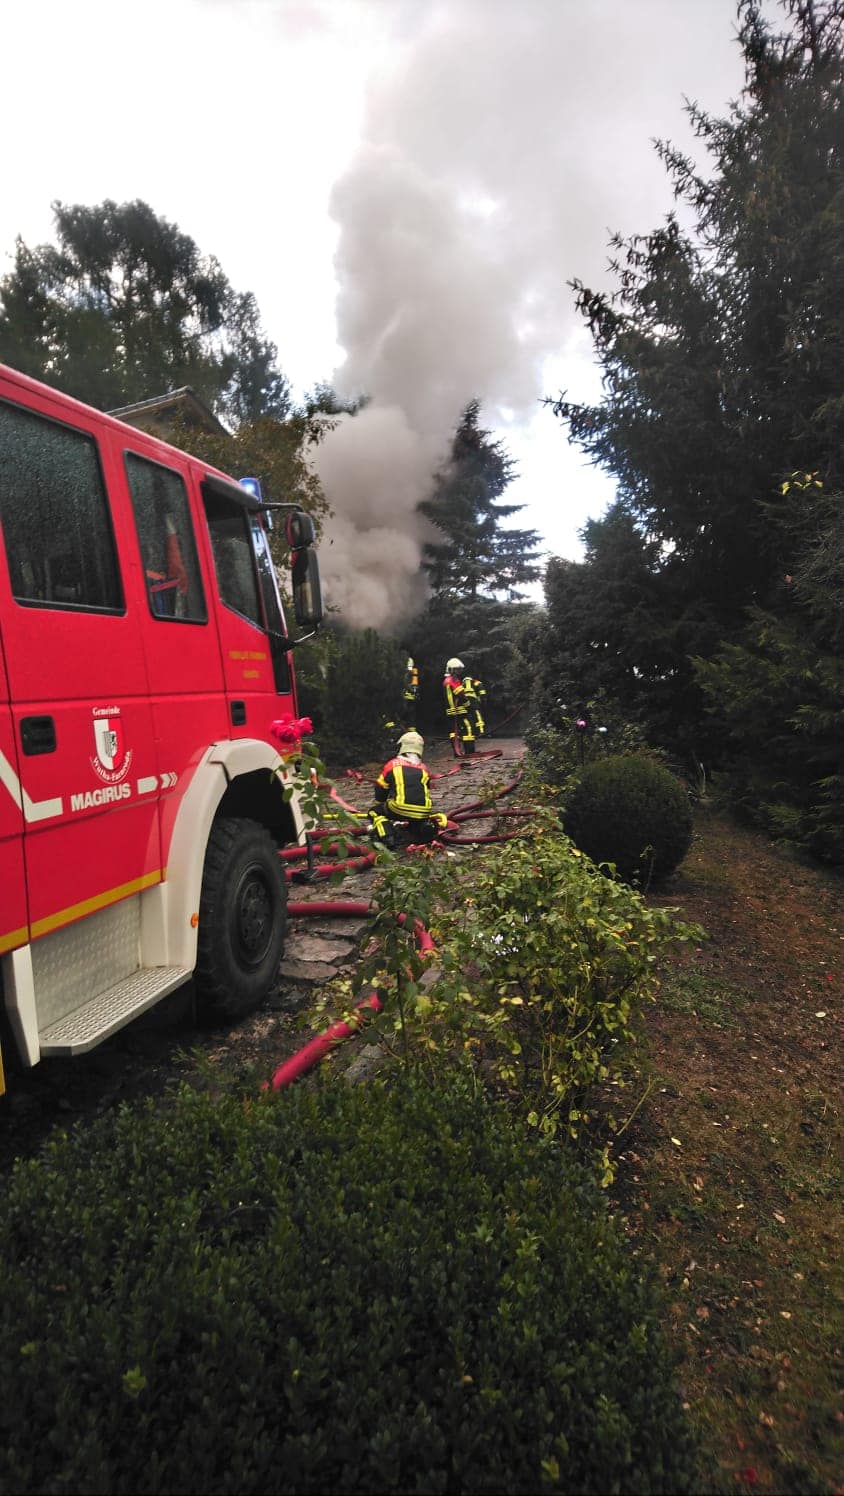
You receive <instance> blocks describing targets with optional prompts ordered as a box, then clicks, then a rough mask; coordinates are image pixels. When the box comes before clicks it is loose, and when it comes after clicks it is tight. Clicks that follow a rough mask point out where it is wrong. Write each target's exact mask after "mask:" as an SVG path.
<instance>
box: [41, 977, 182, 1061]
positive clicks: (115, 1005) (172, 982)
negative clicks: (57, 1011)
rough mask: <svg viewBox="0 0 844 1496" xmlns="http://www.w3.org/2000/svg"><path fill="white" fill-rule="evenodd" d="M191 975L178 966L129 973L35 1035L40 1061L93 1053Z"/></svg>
mask: <svg viewBox="0 0 844 1496" xmlns="http://www.w3.org/2000/svg"><path fill="white" fill-rule="evenodd" d="M191 975H192V973H191V972H190V971H185V970H183V968H182V967H180V966H152V967H144V968H142V969H141V970H140V971H135V972H133V973H132V975H131V976H130V977H125V978H124V980H123V981H121V982H117V983H116V985H115V986H114V987H108V988H106V990H105V992H98V993H97V995H96V997H92V998H91V999H90V1001H89V1002H87V1003H83V1004H82V1006H81V1007H79V1008H76V1009H74V1011H73V1012H72V1013H67V1014H65V1016H64V1018H59V1019H57V1020H56V1022H55V1023H51V1024H50V1025H49V1027H48V1028H45V1029H43V1030H42V1031H41V1032H40V1033H39V1035H38V1041H39V1044H40V1046H41V1056H42V1058H43V1059H47V1058H57V1057H59V1056H67V1055H73V1054H84V1053H85V1051H86V1050H88V1049H93V1048H94V1046H95V1045H96V1044H100V1043H101V1042H102V1040H103V1039H107V1038H108V1037H109V1035H110V1034H115V1033H116V1032H117V1030H118V1029H121V1028H123V1027H124V1025H125V1024H127V1023H131V1022H132V1020H133V1018H137V1017H139V1015H140V1014H141V1013H145V1012H146V1010H147V1008H151V1007H153V1006H154V1004H155V1003H157V1002H158V1001H159V999H160V998H162V997H166V995H167V993H168V992H174V991H175V989H176V988H177V987H181V985H182V983H183V982H186V981H188V979H189V978H190V976H191Z"/></svg>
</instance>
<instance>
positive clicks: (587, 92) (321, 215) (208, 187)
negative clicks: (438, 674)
mask: <svg viewBox="0 0 844 1496" xmlns="http://www.w3.org/2000/svg"><path fill="white" fill-rule="evenodd" d="M735 30H736V7H735V0H442V3H440V0H167V3H166V4H164V3H159V0H146V3H144V4H142V5H127V4H121V3H119V0H76V3H72V4H68V3H67V0H61V3H53V0H42V3H39V0H28V3H23V0H9V3H7V5H6V6H5V7H4V14H3V31H2V35H3V42H4V54H5V66H4V101H3V104H4V110H3V112H4V119H5V121H6V146H5V149H4V162H3V190H2V194H0V273H3V272H5V270H6V269H7V268H8V266H9V264H10V257H11V253H12V250H13V247H14V240H15V237H16V235H18V234H20V235H21V236H22V237H23V238H24V240H25V241H26V242H27V243H30V244H33V243H38V242H42V241H44V240H47V239H50V238H51V237H52V217H51V212H50V204H51V202H52V201H53V200H54V199H60V200H61V201H63V202H79V203H86V204H92V203H97V202H101V201H102V200H103V199H104V198H106V197H111V198H114V199H116V200H117V201H125V200H128V199H131V198H136V197H140V198H143V199H145V200H146V201H147V202H148V203H149V204H150V205H151V206H152V207H153V209H154V210H155V211H156V212H157V213H159V214H162V215H163V216H165V217H166V218H169V219H171V220H172V221H174V222H176V223H177V224H178V225H179V227H180V228H181V229H182V230H184V231H185V232H186V233H188V234H190V235H191V236H192V237H193V238H194V239H195V240H196V242H197V243H198V245H199V246H200V248H201V249H202V250H204V251H206V252H208V253H212V254H214V255H216V257H217V258H218V260H219V261H220V263H221V265H222V267H223V269H224V271H225V272H226V274H227V275H228V277H229V279H230V280H231V282H232V283H233V285H234V286H235V287H236V288H237V289H238V290H241V291H245V290H251V291H253V292H254V293H255V296H256V298H257V300H258V304H259V306H260V309H261V313H262V317H263V320H264V324H265V327H266V330H267V333H268V334H269V336H270V337H271V338H272V340H273V341H274V342H275V343H276V344H277V346H278V349H279V357H280V363H281V366H282V368H283V369H284V371H285V373H286V374H287V376H288V378H289V379H290V381H291V383H292V385H293V387H294V391H295V392H296V393H297V394H301V393H302V392H304V391H305V390H306V389H308V388H312V387H313V386H314V384H316V383H317V382H318V381H330V382H333V383H334V384H335V385H337V386H338V387H339V388H341V389H343V390H344V391H346V392H349V393H359V392H361V391H363V390H365V391H367V392H368V393H369V394H370V395H371V396H372V405H371V407H370V408H369V410H368V412H367V413H366V415H367V422H366V423H363V424H361V425H360V426H359V428H358V429H357V430H355V431H353V430H352V428H351V426H349V427H348V428H347V430H346V431H345V432H340V433H339V434H338V436H337V438H336V440H335V443H334V446H333V448H332V449H331V450H329V449H328V448H326V450H325V452H324V453H323V456H322V458H321V461H322V464H323V466H322V469H321V471H322V476H323V478H324V481H325V483H326V486H327V488H328V490H329V495H330V498H331V501H332V504H333V506H334V508H335V510H336V512H337V519H336V521H335V523H334V526H333V530H332V540H333V542H334V548H333V552H332V553H331V554H330V555H328V556H324V562H327V566H328V574H329V579H330V582H331V588H332V592H333V597H334V600H335V601H339V602H340V603H341V605H342V606H343V607H344V608H345V610H346V612H347V614H348V616H349V617H350V619H351V621H353V622H356V623H362V622H366V621H371V622H375V623H380V622H381V621H383V619H384V617H385V616H388V615H389V614H391V613H392V614H395V613H396V611H400V610H401V608H402V607H405V606H406V605H407V602H408V599H409V598H410V597H411V596H412V595H413V591H414V585H415V577H416V573H417V570H418V555H419V550H418V547H419V543H420V540H421V538H422V537H421V536H420V534H419V532H418V530H417V529H416V528H415V522H414V520H413V511H414V508H415V504H416V502H417V500H418V498H419V497H420V495H421V490H422V489H424V484H425V476H426V475H427V474H428V473H429V472H430V470H431V468H432V466H433V465H435V463H436V461H437V460H438V458H439V457H440V456H441V455H442V452H443V450H444V449H445V445H446V444H447V441H448V437H449V434H450V432H451V431H452V430H453V428H454V425H455V423H456V419H457V416H458V414H459V412H460V410H461V409H462V408H463V406H465V404H466V403H467V401H468V400H469V399H471V398H473V397H475V396H476V397H478V398H480V399H481V401H482V403H483V423H484V425H486V426H488V427H490V428H492V429H493V430H494V431H495V433H496V435H498V436H501V437H502V438H503V440H504V441H505V443H506V445H507V448H508V450H509V451H510V452H511V453H512V455H513V456H514V457H515V458H516V459H517V462H518V465H519V473H520V476H519V478H518V480H517V482H516V483H515V484H513V486H512V487H511V490H510V493H509V495H508V498H512V499H513V501H514V502H518V503H522V504H524V505H525V506H526V508H525V509H524V510H523V511H522V513H521V514H520V515H519V516H518V518H517V519H516V520H515V521H514V523H517V524H519V525H521V526H527V527H532V528H535V529H537V530H538V531H539V532H540V534H541V537H542V545H543V548H544V549H545V550H546V551H548V552H550V553H552V554H557V555H566V556H577V555H578V554H580V546H579V542H578V539H577V531H578V530H579V529H580V527H581V526H582V525H583V523H584V521H585V520H586V518H588V517H589V516H590V515H596V516H597V515H599V514H600V513H601V512H602V510H603V509H604V507H605V505H606V503H607V501H608V500H609V499H610V498H611V496H612V486H611V483H610V481H609V479H608V478H606V477H604V476H603V475H601V474H598V473H596V472H595V471H594V470H592V469H590V468H589V467H588V466H586V465H585V464H584V461H583V458H582V456H581V455H580V453H579V452H578V451H577V450H575V449H573V448H570V447H569V446H568V443H567V441H566V437H565V433H564V430H563V428H562V427H561V426H560V425H559V423H557V422H556V421H555V420H554V418H553V416H552V415H551V413H550V410H548V409H547V408H544V407H543V406H542V405H541V403H540V402H541V400H542V397H543V396H547V395H551V396H554V395H556V394H557V393H558V392H559V390H560V389H561V388H566V389H568V391H569V394H570V395H571V396H572V397H573V398H591V397H593V396H594V395H596V394H597V392H598V382H597V376H596V372H595V369H594V366H593V362H592V358H591V346H590V343H589V341H588V339H587V337H586V335H585V333H584V331H583V329H582V328H581V327H580V326H579V325H578V321H577V319H576V317H575V314H574V305H573V300H574V299H573V294H572V292H571V290H570V288H569V287H568V285H567V282H568V281H569V280H570V279H571V278H572V277H575V276H577V277H579V278H581V279H583V280H585V281H586V282H587V283H588V284H592V285H599V284H600V285H606V284H608V281H607V275H606V268H605V267H606V261H607V257H608V248H607V245H608V238H609V234H610V232H611V231H612V230H616V229H617V230H620V231H621V232H622V233H624V234H629V233H636V232H641V233H645V232H647V231H649V230H650V229H652V228H654V227H656V226H657V225H658V224H659V223H660V222H661V221H662V219H663V218H664V216H665V214H666V212H667V211H668V210H669V208H670V207H671V197H670V190H669V186H668V182H667V178H666V175H665V172H664V169H663V168H662V166H661V164H660V162H659V161H658V159H657V157H656V154H655V151H654V148H653V144H652V141H653V139H654V137H660V138H668V139H670V140H672V141H673V142H674V143H675V144H678V145H681V146H683V147H684V148H688V149H694V148H695V143H694V142H693V139H692V137H691V134H690V131H689V127H688V123H687V120H686V117H685V114H684V112H683V99H684V96H686V97H689V98H692V99H695V100H697V101H698V102H699V103H700V104H701V105H702V106H703V107H704V108H706V109H707V110H708V111H710V112H712V113H715V114H719V113H726V111H727V106H728V103H729V101H730V100H732V99H735V98H736V97H737V95H738V93H739V91H740V88H741V81H742V69H741V58H740V53H739V48H738V45H737V42H736V40H735ZM151 393H152V392H151ZM361 419H362V418H361ZM355 424H356V423H352V425H355ZM344 579H345V580H344ZM350 579H354V585H353V586H352V584H351V581H350Z"/></svg>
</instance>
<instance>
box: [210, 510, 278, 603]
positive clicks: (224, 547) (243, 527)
mask: <svg viewBox="0 0 844 1496" xmlns="http://www.w3.org/2000/svg"><path fill="white" fill-rule="evenodd" d="M203 493H204V498H205V515H206V518H207V520H208V530H209V533H210V536H211V549H212V551H213V552H214V568H215V570H216V572H217V586H218V587H219V589H220V597H221V598H222V601H223V602H224V603H225V604H226V605H227V606H228V607H229V608H234V610H235V612H236V613H242V614H243V616H244V618H248V619H249V621H250V623H254V624H257V626H258V628H263V627H264V618H263V614H262V612H261V604H260V601H259V598H258V579H257V577H256V575H255V556H254V553H253V550H252V531H251V527H250V524H249V516H248V514H247V512H246V508H245V506H244V505H243V504H237V503H235V502H234V501H233V500H230V499H227V498H224V497H223V495H222V494H217V493H212V492H211V491H210V490H209V489H208V488H207V486H204V487H203Z"/></svg>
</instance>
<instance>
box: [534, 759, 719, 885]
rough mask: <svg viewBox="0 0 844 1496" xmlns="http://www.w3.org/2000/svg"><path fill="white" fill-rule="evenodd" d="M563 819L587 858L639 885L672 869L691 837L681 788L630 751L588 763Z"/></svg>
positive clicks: (688, 806) (657, 766)
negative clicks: (602, 864) (613, 868)
mask: <svg viewBox="0 0 844 1496" xmlns="http://www.w3.org/2000/svg"><path fill="white" fill-rule="evenodd" d="M563 823H564V825H565V829H566V832H567V834H568V835H569V836H570V837H571V838H572V841H573V842H575V844H576V845H577V846H578V847H580V848H581V849H582V850H583V851H584V852H585V853H586V855H587V857H591V858H592V861H593V862H597V863H602V862H611V863H612V864H613V865H614V867H615V869H616V871H617V873H618V876H619V877H620V878H624V879H625V881H626V882H631V881H634V880H636V881H639V882H641V883H642V884H644V885H645V886H647V885H648V884H649V883H650V882H652V881H653V882H655V883H658V882H659V881H660V879H662V878H666V877H667V876H668V874H669V873H673V871H674V869H675V868H676V867H677V866H678V865H679V863H681V862H682V860H683V858H684V857H685V855H686V853H687V852H688V850H689V847H690V845H691V840H692V808H691V803H690V801H689V796H688V793H687V791H686V790H685V789H684V788H683V786H682V785H681V784H680V782H679V780H678V779H676V778H675V777H674V775H673V774H672V773H671V772H670V770H668V769H666V768H663V766H662V764H658V763H656V762H654V760H653V759H651V758H646V757H644V756H643V755H636V754H629V755H624V754H618V755H616V756H614V757H611V758H605V759H603V760H600V761H598V762H596V763H593V764H589V765H588V766H587V768H586V769H584V771H583V774H582V776H581V778H580V780H579V781H578V783H577V784H576V785H575V787H574V789H573V790H572V792H571V794H570V795H569V796H568V799H567V801H566V807H565V811H564V815H563Z"/></svg>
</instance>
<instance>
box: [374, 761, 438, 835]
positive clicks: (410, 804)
mask: <svg viewBox="0 0 844 1496" xmlns="http://www.w3.org/2000/svg"><path fill="white" fill-rule="evenodd" d="M430 779H431V776H430V774H429V773H428V770H427V768H426V767H425V765H424V764H423V763H422V762H420V761H419V760H414V759H411V758H405V757H404V755H403V754H398V755H397V756H396V757H395V758H391V759H389V760H388V762H387V763H386V764H385V765H384V767H383V769H382V770H381V773H380V774H379V775H378V778H377V779H376V781H375V799H376V801H377V802H378V804H379V805H384V806H386V809H387V812H388V814H389V815H393V816H397V817H398V818H399V819H400V820H409V821H413V820H416V821H424V820H427V819H428V818H429V817H430V816H431V815H432V814H433V811H434V805H433V801H432V800H431V792H430V789H429V788H428V786H429V784H430Z"/></svg>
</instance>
